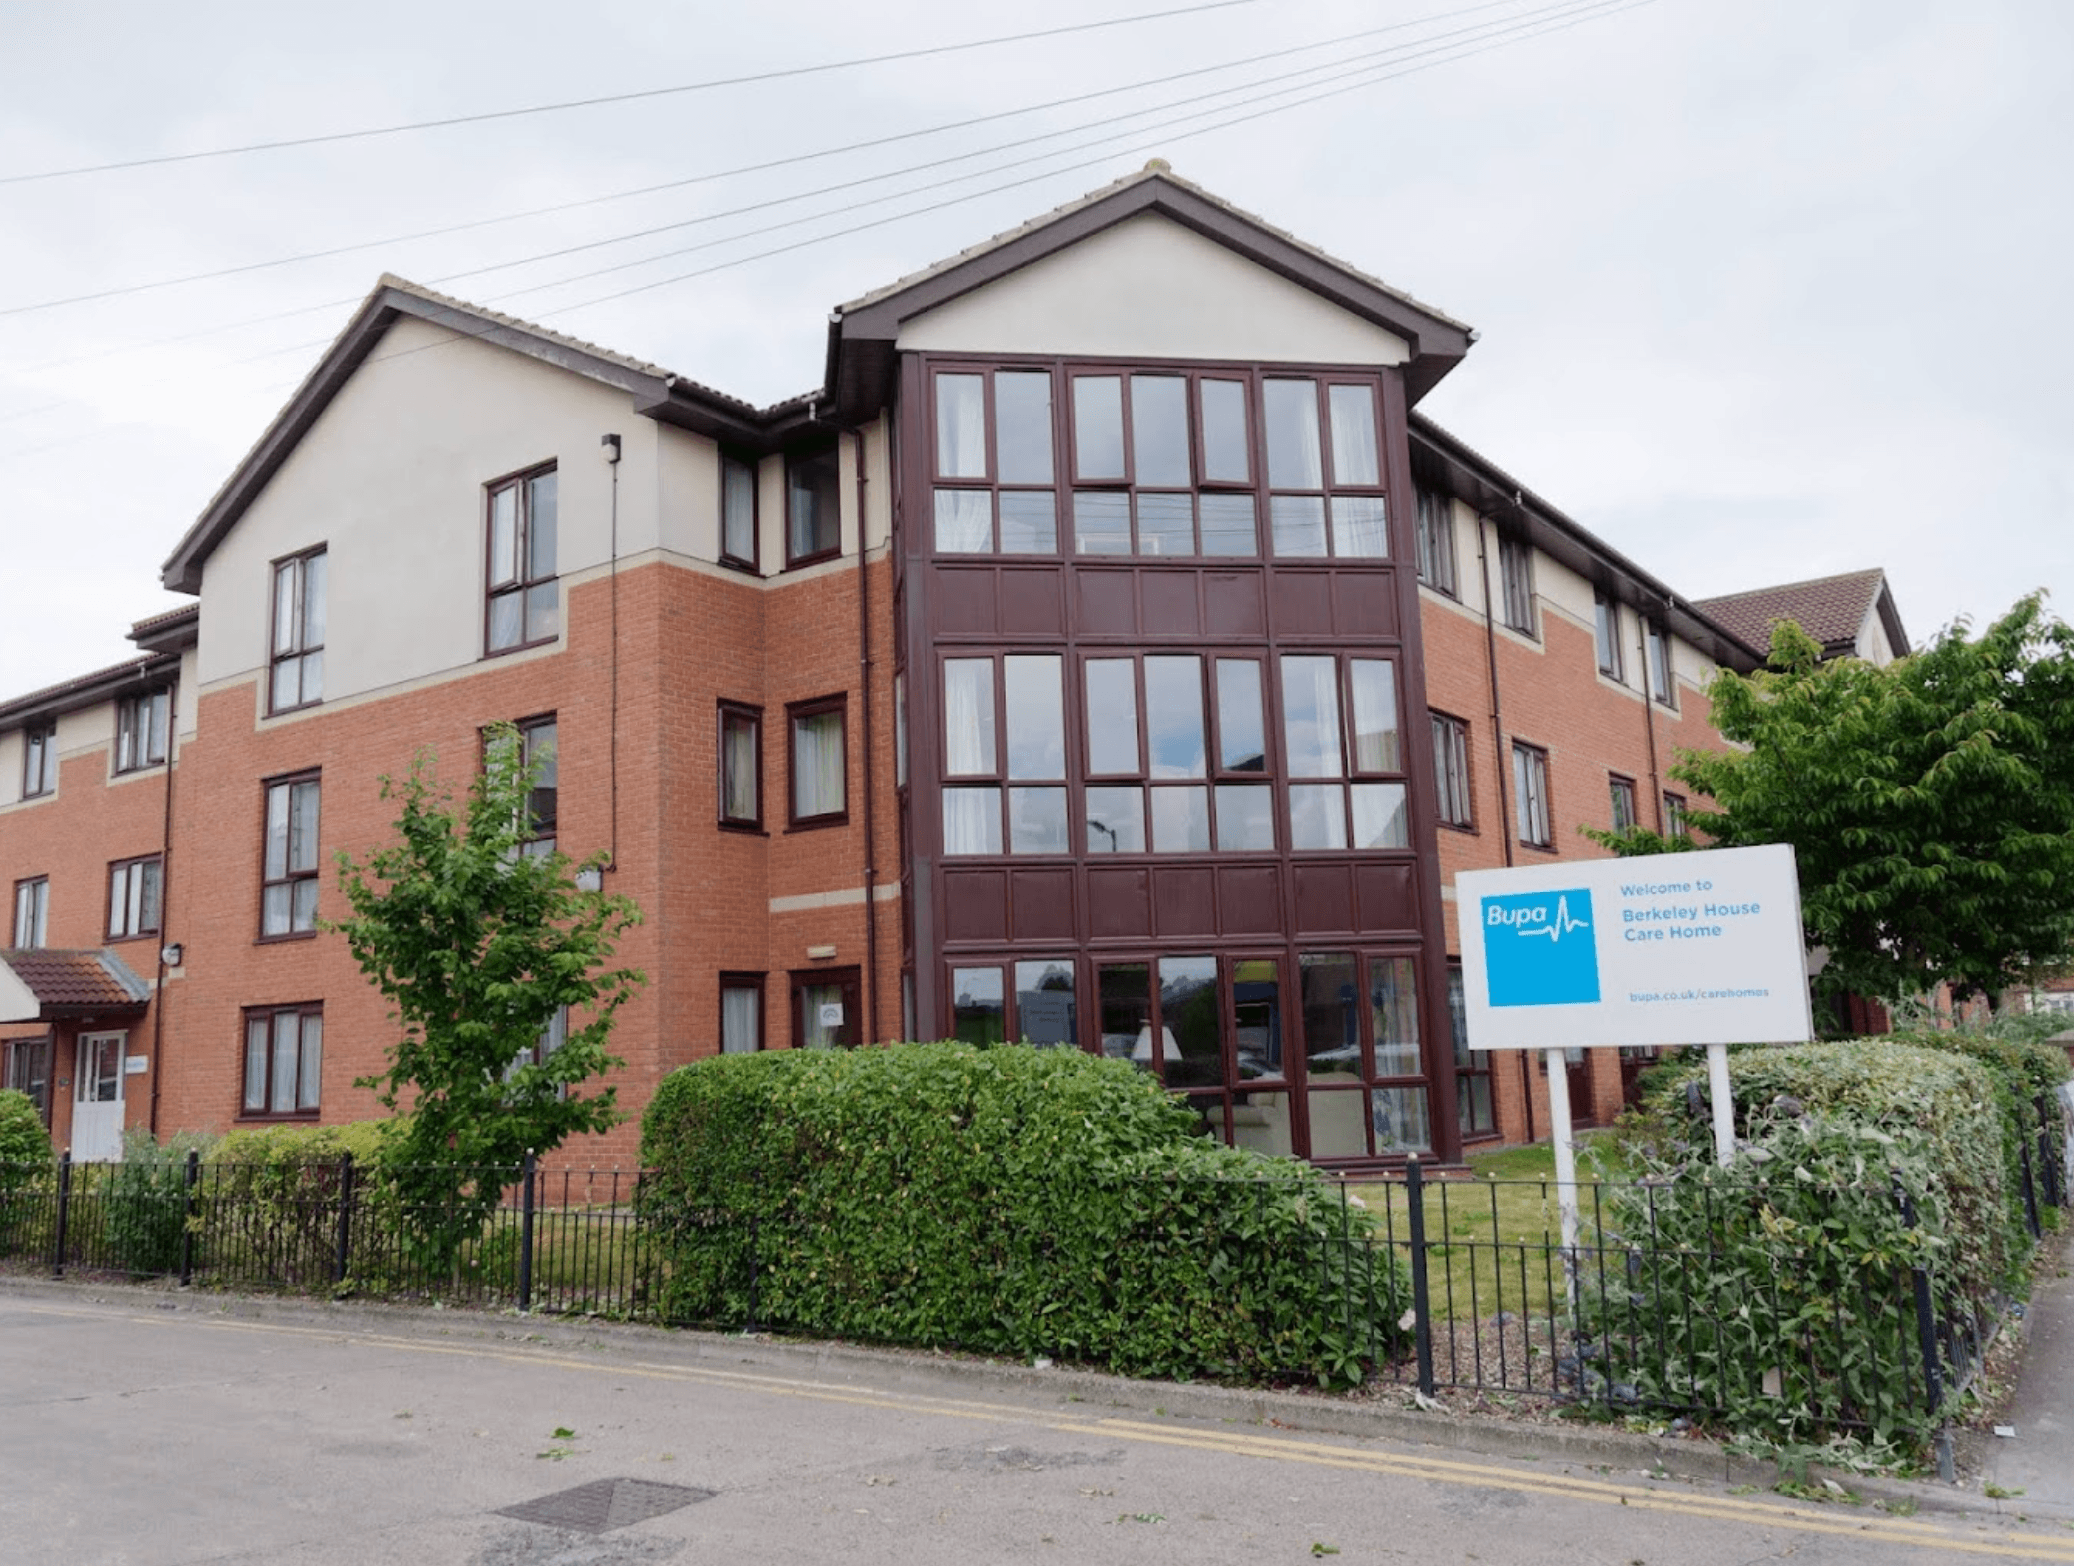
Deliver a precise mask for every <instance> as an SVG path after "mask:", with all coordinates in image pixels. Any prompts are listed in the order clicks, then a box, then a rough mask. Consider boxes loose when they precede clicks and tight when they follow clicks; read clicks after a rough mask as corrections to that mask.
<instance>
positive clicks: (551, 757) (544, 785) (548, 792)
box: [518, 712, 561, 857]
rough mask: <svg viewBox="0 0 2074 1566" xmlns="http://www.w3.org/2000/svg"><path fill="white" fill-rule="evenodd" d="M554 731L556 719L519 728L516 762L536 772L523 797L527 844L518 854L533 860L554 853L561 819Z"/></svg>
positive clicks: (524, 721) (550, 716)
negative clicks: (532, 857)
mask: <svg viewBox="0 0 2074 1566" xmlns="http://www.w3.org/2000/svg"><path fill="white" fill-rule="evenodd" d="M557 732H558V731H557V729H556V727H555V715H554V714H553V713H551V712H550V713H548V714H547V715H546V716H545V717H540V718H525V719H522V720H520V722H519V725H518V737H519V762H520V764H521V765H523V766H525V767H526V768H527V769H528V770H531V769H533V768H538V769H539V770H538V771H537V772H534V774H533V786H532V788H531V789H530V790H529V791H528V792H527V794H526V841H525V844H524V846H523V848H522V849H521V852H523V853H526V854H528V855H532V856H534V857H545V856H546V855H548V854H551V853H553V852H554V851H555V827H556V822H557V819H558V817H559V815H560V809H559V806H560V801H561V790H560V788H559V786H558V784H557V782H556V779H557V777H558V776H559V774H560V770H561V768H560V760H559V757H558V755H557V752H558V750H559V748H560V747H559V746H558V745H557V744H556V735H557Z"/></svg>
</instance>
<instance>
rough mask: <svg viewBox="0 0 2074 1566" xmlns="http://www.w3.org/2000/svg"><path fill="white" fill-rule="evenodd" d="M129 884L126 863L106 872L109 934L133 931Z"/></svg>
mask: <svg viewBox="0 0 2074 1566" xmlns="http://www.w3.org/2000/svg"><path fill="white" fill-rule="evenodd" d="M129 884H130V872H129V867H128V866H127V865H125V866H123V867H121V868H120V869H116V870H111V871H110V872H109V873H108V933H109V934H110V935H111V936H115V935H130V934H133V933H134V932H133V930H132V929H131V926H130V897H129ZM16 901H17V902H19V901H20V899H19V898H17V899H16Z"/></svg>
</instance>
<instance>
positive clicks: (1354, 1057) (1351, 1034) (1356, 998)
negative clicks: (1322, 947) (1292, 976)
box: [1296, 952, 1361, 1081]
mask: <svg viewBox="0 0 2074 1566" xmlns="http://www.w3.org/2000/svg"><path fill="white" fill-rule="evenodd" d="M1296 962H1297V973H1298V975H1299V983H1300V984H1301V987H1302V991H1303V1047H1304V1063H1305V1067H1306V1069H1307V1070H1308V1071H1309V1072H1310V1075H1311V1079H1312V1080H1313V1081H1316V1080H1318V1079H1319V1078H1321V1077H1346V1078H1350V1079H1351V1078H1357V1077H1359V1076H1360V1075H1361V992H1360V990H1359V988H1358V987H1357V986H1356V984H1355V979H1354V956H1353V953H1351V952H1304V953H1303V954H1301V955H1300V956H1299V957H1298V958H1297V959H1296Z"/></svg>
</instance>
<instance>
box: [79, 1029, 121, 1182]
mask: <svg viewBox="0 0 2074 1566" xmlns="http://www.w3.org/2000/svg"><path fill="white" fill-rule="evenodd" d="M129 1041H130V1036H129V1035H128V1034H127V1033H82V1034H80V1035H79V1070H78V1071H76V1072H75V1073H73V1077H72V1159H73V1162H75V1163H92V1164H112V1163H119V1162H121V1160H122V1069H123V1057H124V1056H125V1055H127V1054H128V1053H129Z"/></svg>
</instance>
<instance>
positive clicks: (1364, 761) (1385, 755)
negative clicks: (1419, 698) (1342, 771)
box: [1351, 658, 1403, 772]
mask: <svg viewBox="0 0 2074 1566" xmlns="http://www.w3.org/2000/svg"><path fill="white" fill-rule="evenodd" d="M1351 672H1352V675H1353V687H1354V768H1355V770H1356V771H1358V772H1399V771H1402V770H1403V769H1402V768H1401V767H1400V766H1399V765H1398V755H1397V671H1396V666H1395V665H1394V664H1392V663H1390V662H1388V661H1387V660H1385V659H1381V658H1357V659H1355V660H1354V663H1353V665H1352V671H1351Z"/></svg>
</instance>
